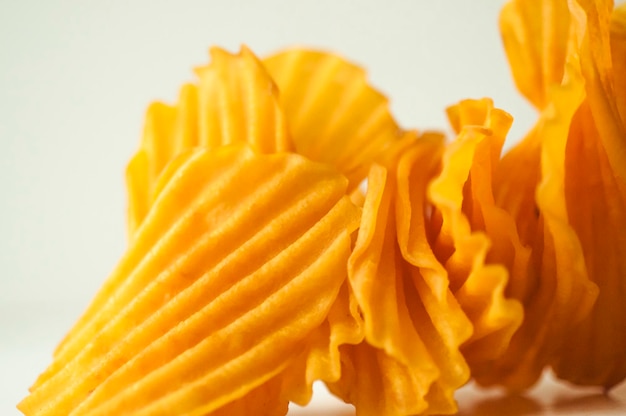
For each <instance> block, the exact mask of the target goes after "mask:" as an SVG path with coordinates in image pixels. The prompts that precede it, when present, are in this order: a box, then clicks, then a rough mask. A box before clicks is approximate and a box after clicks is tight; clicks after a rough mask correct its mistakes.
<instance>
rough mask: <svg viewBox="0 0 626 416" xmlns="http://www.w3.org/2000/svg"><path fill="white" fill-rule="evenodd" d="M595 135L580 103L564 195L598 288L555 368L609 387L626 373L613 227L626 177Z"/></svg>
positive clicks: (621, 252) (620, 222)
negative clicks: (618, 172) (618, 173)
mask: <svg viewBox="0 0 626 416" xmlns="http://www.w3.org/2000/svg"><path fill="white" fill-rule="evenodd" d="M598 135H599V133H598V129H597V128H596V125H595V123H594V119H593V116H592V114H591V109H590V108H589V102H585V103H584V104H583V105H582V106H581V107H580V108H579V109H578V111H577V112H576V114H575V115H574V118H573V120H572V124H571V127H570V133H569V137H568V142H567V148H566V156H565V199H566V202H567V210H568V214H569V220H570V224H571V226H572V227H573V228H574V230H575V231H576V234H577V235H578V238H579V239H580V242H581V245H582V249H583V253H584V256H585V264H586V266H587V272H588V273H589V277H590V278H591V280H592V281H594V282H595V283H596V284H597V285H598V287H599V289H600V290H599V294H598V300H597V302H596V303H595V305H594V307H593V309H592V311H591V314H589V315H588V316H587V317H586V318H585V319H584V320H583V322H582V323H581V324H580V325H577V326H576V327H574V329H573V331H572V332H570V333H569V334H568V339H569V340H570V342H568V343H566V344H565V345H564V347H563V349H562V350H561V351H560V353H559V354H558V356H557V358H556V364H555V365H554V369H555V371H556V374H557V375H558V377H560V378H562V379H565V380H568V381H571V382H574V383H577V384H583V385H600V386H604V387H605V388H607V389H608V388H611V387H613V386H615V385H617V384H618V383H620V382H621V381H622V380H624V378H626V303H625V302H624V294H625V293H626V278H625V276H626V240H625V239H624V236H623V235H622V232H620V231H617V230H626V182H625V181H623V180H621V179H620V178H618V177H616V176H615V175H614V172H613V171H612V169H611V166H610V163H609V161H608V156H607V154H606V150H605V149H604V147H603V145H602V142H601V140H600V139H599V137H598ZM625 139H626V137H625ZM624 162H626V161H624Z"/></svg>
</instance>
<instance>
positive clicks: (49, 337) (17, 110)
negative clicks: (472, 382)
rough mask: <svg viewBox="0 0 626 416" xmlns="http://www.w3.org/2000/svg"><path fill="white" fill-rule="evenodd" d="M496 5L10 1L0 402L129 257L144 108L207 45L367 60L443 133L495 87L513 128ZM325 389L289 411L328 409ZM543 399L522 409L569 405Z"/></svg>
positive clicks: (5, 45) (375, 76) (408, 108)
mask: <svg viewBox="0 0 626 416" xmlns="http://www.w3.org/2000/svg"><path fill="white" fill-rule="evenodd" d="M502 3H503V2H502V1H500V0H493V1H492V0H485V1H481V2H470V1H466V0H451V1H445V2H444V1H409V0H406V1H388V2H382V1H369V0H368V1H356V0H351V1H345V0H344V1H337V0H317V1H313V0H307V1H289V0H284V1H279V0H265V1H258V2H253V1H247V2H245V1H241V0H231V1H228V2H226V1H200V0H197V1H176V2H173V1H170V2H164V1H148V0H141V1H119V0H117V1H107V2H98V3H96V2H92V1H85V0H82V1H61V0H47V1H33V0H28V1H19V2H18V1H13V2H10V1H7V0H0V144H1V145H2V147H1V148H0V189H1V190H2V194H1V196H0V268H1V269H0V270H1V273H0V414H3V415H13V414H17V411H16V410H14V405H15V403H16V402H17V401H18V400H19V399H20V398H22V397H23V396H24V394H25V393H26V388H27V386H28V385H29V384H30V383H31V382H32V381H34V379H35V377H36V375H37V373H38V372H39V371H41V370H43V368H44V366H45V365H46V364H47V363H48V361H49V357H50V354H51V352H52V349H53V347H54V345H55V344H56V343H57V342H58V341H59V339H60V338H61V336H62V334H63V333H64V332H65V331H66V330H67V329H68V328H69V326H70V325H71V323H72V322H73V321H74V320H75V319H76V318H77V316H78V314H79V313H80V312H81V311H82V309H83V308H84V307H85V306H86V305H87V303H88V302H89V300H90V298H91V297H92V296H93V294H94V293H95V291H96V290H97V288H98V287H99V285H100V284H101V282H102V281H103V279H104V278H105V277H106V276H107V274H108V273H109V272H110V271H111V270H112V268H113V267H114V265H115V263H116V261H117V259H118V258H119V257H120V256H121V254H122V252H123V250H124V248H125V244H126V243H125V220H124V216H125V206H126V200H125V192H124V182H123V172H124V167H125V164H126V163H127V161H128V160H129V158H130V156H131V155H132V153H133V152H134V150H135V149H136V147H137V145H138V141H139V136H140V132H141V128H142V123H143V115H144V111H145V108H146V107H147V105H148V103H149V102H150V101H152V100H156V99H159V100H165V101H170V102H171V101H173V100H174V99H175V97H176V95H177V91H178V88H179V86H180V85H181V84H182V83H183V82H184V81H187V80H190V79H192V72H191V69H192V68H193V67H194V66H197V65H201V64H204V63H205V62H206V61H207V59H208V58H207V50H208V47H209V46H210V45H220V46H223V47H225V48H227V49H229V50H231V51H236V50H238V48H239V45H240V44H242V43H245V44H247V45H248V46H250V47H251V48H252V49H253V50H254V51H255V52H256V53H257V54H259V55H260V56H264V55H267V54H270V53H272V52H274V51H277V50H279V49H280V48H282V47H287V46H294V45H305V46H313V47H317V48H324V49H330V50H333V51H336V52H339V53H341V54H342V55H344V56H346V57H347V58H350V59H351V60H353V61H355V62H357V63H359V64H361V65H363V66H365V67H366V68H367V69H368V71H369V74H370V79H371V82H372V83H373V84H374V85H375V86H376V87H377V88H378V89H380V90H381V91H383V92H384V93H385V94H386V95H387V96H388V97H390V98H391V103H392V110H393V112H394V114H395V115H396V117H397V119H398V120H399V122H400V123H401V124H402V125H403V126H404V127H412V128H419V129H426V128H439V129H447V123H446V120H445V115H444V109H445V107H446V106H448V105H450V104H453V103H455V102H456V101H458V100H459V99H462V98H469V97H475V98H479V97H483V96H490V97H492V98H494V100H495V103H496V105H498V106H500V107H501V108H504V109H505V110H507V111H509V112H511V113H512V114H513V115H514V116H515V118H516V122H515V124H514V126H513V129H512V133H511V138H512V139H513V140H515V139H519V138H520V137H521V136H522V135H523V133H524V132H525V131H526V130H527V129H528V128H529V127H530V126H531V124H532V121H533V120H534V117H535V115H534V112H533V110H532V109H530V107H529V106H528V105H527V104H526V103H525V102H524V101H523V100H522V98H521V97H519V95H518V94H517V93H516V91H515V89H514V86H513V83H512V81H511V79H510V76H509V70H508V67H507V64H506V61H505V57H504V53H503V51H502V48H501V43H500V38H499V34H498V27H497V16H498V12H499V9H500V7H501V5H502ZM546 391H547V390H546ZM466 392H469V393H470V394H468V393H466ZM471 393H472V390H465V391H464V392H462V393H461V398H462V399H463V400H464V401H465V402H467V403H469V401H468V399H467V397H470V396H473V394H471ZM463 394H464V395H465V396H463ZM621 396H622V397H623V396H625V395H624V394H622V395H621ZM326 398H327V396H326V395H324V394H323V393H320V394H319V395H318V396H316V403H315V405H316V406H318V407H313V408H309V409H308V410H301V411H300V412H296V411H294V413H295V414H303V415H304V414H320V413H322V414H325V413H326V410H324V409H327V408H326V407H324V406H327V404H326V403H327V401H326ZM546 400H547V399H546ZM607 400H608V399H607ZM488 403H489V402H488ZM546 403H547V402H546ZM549 403H552V402H549ZM573 403H574V404H573V406H574V405H575V404H576V402H575V401H574V402H573ZM607 403H609V402H607ZM610 403H617V402H610ZM333 406H336V404H333ZM537 406H539V407H537V408H538V409H539V412H540V413H528V412H526V413H517V414H520V415H522V414H524V415H526V414H528V415H530V414H573V413H563V412H561V410H558V409H557V410H555V412H557V413H554V412H553V411H552V410H545V409H549V408H550V409H551V408H552V407H554V406H552V405H547V404H545V403H544V401H538V402H537ZM542 406H543V407H542ZM550 406H552V407H550ZM606 406H609V407H605V408H604V409H600V410H605V411H608V412H610V411H612V410H611V408H610V406H612V404H611V405H608V404H607V405H606ZM616 406H618V407H615V409H618V410H617V411H618V412H624V410H625V409H626V407H623V406H622V405H620V404H619V403H618V404H616ZM619 406H622V407H619ZM470 407H471V406H470V405H469V404H467V406H466V407H465V408H464V409H470ZM483 407H484V406H483ZM566 407H567V406H566ZM531 408H532V407H531ZM542 409H544V410H545V411H550V412H553V413H541V412H543V411H544V410H542ZM607 409H608V410H607ZM620 409H621V410H620ZM570 410H571V409H570ZM464 411H465V412H466V413H464V414H466V415H470V414H499V413H497V412H496V413H484V412H483V411H482V410H480V408H479V410H478V411H472V410H464ZM342 412H344V410H341V408H339V410H337V411H336V412H335V414H344V413H342ZM467 412H469V413H467ZM472 412H473V413H472ZM481 412H482V413H481ZM347 414H350V413H349V412H348V413H347ZM509 414H511V413H509ZM581 414H585V413H581ZM589 414H601V413H598V412H596V411H594V412H593V413H589ZM607 414H617V413H607Z"/></svg>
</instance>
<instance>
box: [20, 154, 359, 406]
mask: <svg viewBox="0 0 626 416" xmlns="http://www.w3.org/2000/svg"><path fill="white" fill-rule="evenodd" d="M181 157H183V158H184V160H183V162H182V163H178V170H177V172H176V174H174V175H171V179H170V180H169V182H168V183H167V184H166V185H165V186H164V187H163V189H162V191H161V192H160V193H159V195H158V198H157V200H156V201H155V204H154V206H153V207H152V208H151V210H150V211H149V213H148V216H147V217H146V219H145V221H144V222H143V223H142V225H141V227H140V228H139V230H138V234H137V237H136V238H135V239H134V240H133V242H132V243H131V245H130V247H129V249H128V251H127V253H126V254H125V256H124V257H123V258H122V260H121V262H120V264H119V265H118V267H117V269H116V270H115V271H114V272H113V274H112V275H111V276H110V277H109V279H108V280H107V281H106V282H105V284H104V286H103V288H102V289H101V291H100V292H99V293H98V294H97V295H96V298H95V300H94V302H93V304H92V305H91V306H90V308H89V309H88V311H87V313H86V314H85V316H86V318H85V319H83V320H81V321H79V324H78V325H77V327H76V328H75V333H74V336H73V337H72V338H70V339H69V341H68V342H67V343H66V344H65V347H64V348H63V349H62V350H61V352H60V353H59V354H58V355H57V356H56V357H55V359H54V361H53V363H52V365H51V366H50V367H49V368H48V369H47V370H46V372H45V373H44V376H43V377H42V381H41V383H40V384H39V385H38V386H37V387H36V388H34V389H33V391H32V393H31V395H30V396H29V397H27V398H26V399H25V400H24V401H23V402H22V403H21V404H20V409H21V410H22V411H23V412H24V413H25V414H28V415H49V414H70V413H71V414H84V413H87V412H89V414H93V415H97V414H102V415H105V414H133V415H134V414H137V415H143V414H145V415H156V414H172V412H173V413H174V414H204V413H207V412H210V411H213V410H216V409H218V408H219V407H221V406H223V405H226V404H227V403H229V402H232V401H233V400H236V399H238V398H240V397H242V396H244V395H245V394H246V393H248V392H249V391H251V390H253V389H255V388H257V387H258V386H260V385H261V384H263V383H264V382H266V381H268V380H270V379H271V378H272V377H274V376H276V375H278V374H279V373H280V372H281V371H283V370H284V369H285V368H286V367H288V366H289V365H291V361H292V360H294V359H295V357H297V355H298V354H299V353H301V351H302V350H303V349H305V348H306V347H307V345H308V344H307V340H308V337H309V336H310V334H311V333H312V331H314V330H315V328H317V327H319V326H320V325H322V323H323V322H324V320H325V319H326V317H327V315H328V313H329V312H330V311H331V309H332V306H333V304H334V303H335V302H336V299H337V295H338V293H339V292H340V288H341V285H342V284H343V282H344V281H345V279H346V274H347V270H346V266H345V265H346V263H347V260H348V256H349V253H350V247H351V236H350V235H351V233H352V232H353V231H354V230H355V229H356V227H357V226H358V223H359V216H360V210H359V209H358V208H357V207H355V206H354V205H353V204H352V203H351V202H350V200H349V197H348V196H346V195H345V191H346V186H347V181H346V179H345V178H344V177H343V176H341V175H339V174H338V173H336V172H335V171H334V169H332V168H330V167H327V166H324V165H320V164H317V163H314V162H310V161H308V160H307V159H305V158H303V157H301V156H299V155H294V154H288V153H282V154H277V155H259V154H257V153H255V152H254V151H252V150H250V149H249V148H246V147H240V146H234V147H233V146H226V147H222V148H219V149H214V150H213V151H209V150H206V149H200V150H197V151H195V152H190V153H187V154H184V155H183V156H181ZM72 412H73V413H72Z"/></svg>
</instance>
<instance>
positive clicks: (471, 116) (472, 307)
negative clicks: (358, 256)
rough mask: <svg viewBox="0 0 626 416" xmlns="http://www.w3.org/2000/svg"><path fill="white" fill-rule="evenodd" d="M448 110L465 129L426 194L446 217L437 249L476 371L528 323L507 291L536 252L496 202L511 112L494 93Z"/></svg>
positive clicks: (460, 129) (454, 122)
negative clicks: (468, 331)
mask: <svg viewBox="0 0 626 416" xmlns="http://www.w3.org/2000/svg"><path fill="white" fill-rule="evenodd" d="M448 112H449V116H450V119H451V122H452V125H453V127H454V128H455V129H456V130H457V131H458V132H459V133H458V136H457V138H456V139H455V140H454V141H453V142H452V143H450V144H449V145H448V147H447V148H446V151H445V153H444V156H443V166H442V171H441V173H440V174H439V175H438V177H437V178H435V179H434V180H433V181H432V183H431V184H430V187H429V189H428V196H429V199H430V201H432V204H433V208H434V210H436V211H437V212H438V213H439V214H440V216H441V218H440V219H439V220H438V221H439V224H438V225H437V227H438V234H437V237H436V240H435V241H434V247H435V250H434V251H435V254H436V255H437V259H438V260H439V261H440V262H441V263H442V264H444V265H445V268H446V270H447V272H448V275H449V279H450V287H451V289H452V291H453V293H454V296H455V298H456V299H457V301H458V302H459V304H460V305H461V308H462V309H463V311H464V312H465V313H466V314H467V315H468V317H469V318H470V320H471V321H472V325H473V328H474V331H473V334H472V337H471V338H470V339H469V340H468V341H467V342H466V343H465V344H464V345H463V348H462V351H463V353H464V356H465V358H466V359H467V361H468V363H469V365H470V367H471V368H472V374H474V370H475V369H478V368H480V367H482V366H484V365H486V364H488V363H489V362H491V361H493V360H495V359H497V358H498V357H499V356H500V355H501V354H502V353H503V352H504V350H505V349H506V348H507V346H508V344H509V341H510V339H511V337H512V335H513V333H514V332H515V330H516V329H517V328H518V327H519V326H520V324H521V322H522V318H523V310H522V307H521V305H520V304H519V302H517V301H516V300H513V299H510V298H509V297H508V296H506V295H505V289H506V287H507V284H508V282H509V275H510V274H511V273H513V272H515V273H517V274H518V277H517V278H518V279H523V278H524V276H523V274H524V271H525V270H526V267H527V265H528V259H529V254H530V253H529V251H528V250H527V249H525V248H524V247H523V246H522V244H521V243H520V242H519V237H518V236H517V232H516V229H515V222H514V220H513V218H512V217H510V216H509V215H508V214H507V213H506V212H505V211H504V210H502V209H501V208H499V207H497V206H496V205H495V202H494V198H493V191H492V175H493V170H494V167H495V165H496V164H497V163H498V160H499V157H500V151H501V148H502V145H503V143H504V140H505V137H506V133H507V131H508V129H509V126H510V124H511V116H509V115H508V114H507V113H505V112H504V111H502V110H499V109H497V108H494V107H493V103H492V102H491V100H488V99H483V100H465V101H462V102H461V103H460V104H458V105H457V106H455V107H451V108H450V109H449V110H448ZM406 238H407V239H410V238H411V237H410V233H409V236H407V237H406ZM415 253H416V255H419V252H418V250H415Z"/></svg>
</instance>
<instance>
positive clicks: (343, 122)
mask: <svg viewBox="0 0 626 416" xmlns="http://www.w3.org/2000/svg"><path fill="white" fill-rule="evenodd" d="M263 63H264V65H265V66H266V68H267V70H268V72H269V73H270V74H271V76H272V78H273V79H274V81H275V82H276V84H277V85H278V88H279V90H280V101H281V104H282V107H283V110H284V111H285V115H286V117H287V122H288V125H289V126H288V127H289V130H290V132H291V135H292V137H293V140H294V143H295V148H296V151H297V152H298V153H301V154H303V155H305V156H307V157H309V158H310V159H312V160H318V161H323V162H326V163H330V164H332V165H333V166H335V167H336V168H337V169H338V170H339V171H340V172H342V173H343V174H344V175H346V177H347V178H348V180H349V181H350V184H349V186H348V189H349V191H351V190H353V189H355V188H356V187H358V186H359V184H360V183H361V181H362V180H363V179H365V177H366V176H367V172H368V169H369V166H370V165H371V164H372V162H373V161H375V160H376V159H377V157H378V156H379V154H380V153H381V152H383V151H384V150H385V149H386V148H387V147H388V146H389V145H390V144H391V143H393V142H394V141H395V140H397V138H398V137H401V136H402V132H401V131H400V129H399V128H398V126H397V124H396V122H395V121H394V119H393V117H392V116H391V113H390V112H389V104H388V102H387V99H386V98H385V97H384V96H383V95H382V94H380V93H379V92H378V91H376V90H374V89H373V88H372V87H371V86H369V85H368V83H367V79H366V76H365V72H364V71H363V69H361V68H360V67H358V66H356V65H354V64H351V63H349V62H347V61H345V60H344V59H342V58H340V57H339V56H337V55H333V54H330V53H324V52H317V51H312V50H304V49H293V50H288V51H285V52H281V53H278V54H276V55H274V56H271V57H269V58H266V59H264V60H263Z"/></svg>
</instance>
